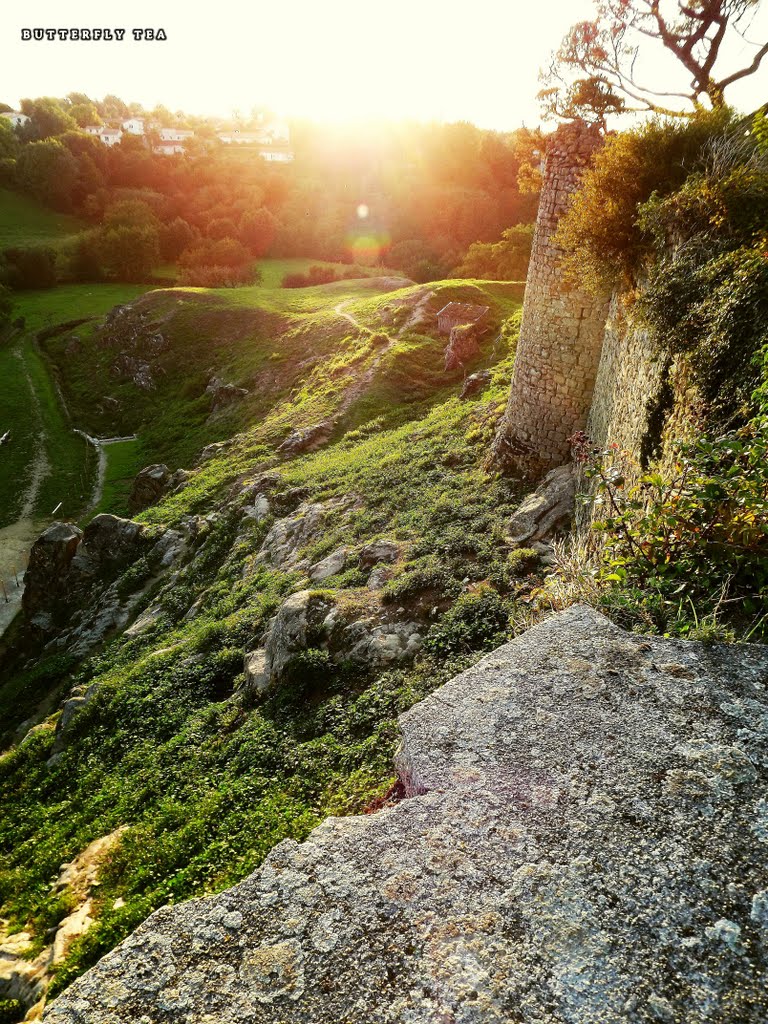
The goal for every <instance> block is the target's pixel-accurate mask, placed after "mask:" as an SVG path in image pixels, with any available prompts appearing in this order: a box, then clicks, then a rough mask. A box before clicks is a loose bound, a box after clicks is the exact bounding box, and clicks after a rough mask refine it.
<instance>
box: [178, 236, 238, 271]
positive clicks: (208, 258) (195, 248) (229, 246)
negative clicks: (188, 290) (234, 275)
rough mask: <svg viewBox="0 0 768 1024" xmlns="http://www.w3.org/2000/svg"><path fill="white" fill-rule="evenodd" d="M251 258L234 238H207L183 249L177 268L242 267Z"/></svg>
mask: <svg viewBox="0 0 768 1024" xmlns="http://www.w3.org/2000/svg"><path fill="white" fill-rule="evenodd" d="M250 261H251V256H250V253H249V252H248V250H247V249H246V248H245V246H244V245H243V244H242V242H238V241H237V239H235V238H219V239H217V240H216V241H213V240H212V239H210V238H208V239H205V240H203V241H201V242H199V243H196V244H195V245H192V246H190V247H189V248H187V249H185V250H184V252H183V253H182V254H181V256H180V257H179V266H180V267H185V268H192V267H242V266H244V265H245V264H246V263H250Z"/></svg>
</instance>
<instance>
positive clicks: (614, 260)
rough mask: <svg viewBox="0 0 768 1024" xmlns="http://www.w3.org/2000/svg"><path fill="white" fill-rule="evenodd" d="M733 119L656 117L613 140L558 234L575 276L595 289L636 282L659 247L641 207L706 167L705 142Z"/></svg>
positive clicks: (720, 114)
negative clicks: (640, 217) (642, 223)
mask: <svg viewBox="0 0 768 1024" xmlns="http://www.w3.org/2000/svg"><path fill="white" fill-rule="evenodd" d="M732 117H733V115H732V114H731V113H730V111H727V110H725V111H723V110H720V111H709V112H703V113H699V114H697V116H696V117H693V118H691V119H690V120H689V121H685V122H682V123H681V122H680V121H679V120H674V121H671V120H663V119H658V118H657V119H655V120H653V121H650V122H648V124H646V125H643V127H641V128H637V129H635V130H634V131H630V132H622V133H621V134H620V135H613V136H611V137H610V138H608V140H607V141H606V144H605V147H604V148H603V149H602V150H601V151H600V152H599V153H597V155H596V156H595V159H594V162H593V164H592V166H591V167H590V168H589V170H587V171H586V172H585V174H584V176H583V178H582V180H581V186H580V188H579V190H578V192H577V193H576V195H575V196H574V198H573V200H572V202H571V205H570V207H569V209H568V210H567V212H566V213H565V214H564V215H563V217H561V219H560V222H559V224H558V229H557V232H556V236H555V243H556V244H557V245H559V246H561V247H562V248H563V249H564V250H565V252H566V254H567V255H566V258H565V261H564V263H565V270H566V272H567V273H568V274H569V276H571V277H572V278H573V280H574V281H578V282H579V284H580V285H581V286H583V287H587V288H589V289H591V290H593V291H595V290H599V289H602V288H606V287H608V288H612V287H614V286H616V285H617V284H619V283H622V282H628V281H631V280H632V278H633V276H634V275H635V273H636V271H637V270H638V269H639V267H640V266H641V265H642V263H643V261H644V260H645V259H646V258H647V257H648V256H649V255H650V253H651V252H652V248H653V247H652V239H651V237H650V235H649V234H648V232H647V231H644V230H643V229H642V228H641V227H639V226H638V223H637V211H638V207H639V206H640V205H641V204H642V203H644V202H646V201H647V200H648V199H649V198H650V197H651V195H652V194H654V193H656V194H657V195H661V196H663V195H669V193H671V192H674V191H675V190H676V189H678V188H680V186H681V185H682V184H683V182H684V181H685V180H686V178H687V177H688V176H689V175H690V174H691V173H692V172H693V171H695V170H696V169H697V168H698V169H701V168H702V167H703V165H704V162H705V159H706V154H707V144H708V143H709V142H711V140H712V139H713V138H716V137H717V136H720V135H722V134H723V132H724V131H725V130H726V129H727V128H728V126H729V124H730V123H731V121H732Z"/></svg>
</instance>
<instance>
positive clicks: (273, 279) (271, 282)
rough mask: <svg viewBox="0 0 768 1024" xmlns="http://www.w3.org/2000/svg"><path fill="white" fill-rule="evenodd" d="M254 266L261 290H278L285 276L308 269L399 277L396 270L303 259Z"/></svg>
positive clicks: (269, 262) (269, 261) (301, 272)
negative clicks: (327, 268) (323, 268)
mask: <svg viewBox="0 0 768 1024" xmlns="http://www.w3.org/2000/svg"><path fill="white" fill-rule="evenodd" d="M256 266H257V268H258V270H259V273H260V274H261V282H260V284H261V287H262V288H280V286H281V285H282V282H283V278H284V277H285V275H286V274H306V273H307V271H308V270H309V268H310V267H330V268H331V269H332V270H335V271H336V273H337V274H339V275H341V274H345V273H347V272H348V271H350V270H355V271H357V272H358V274H359V276H360V277H373V276H377V275H379V276H382V277H384V276H386V277H400V276H401V273H400V271H398V270H387V269H385V268H383V267H361V266H352V265H350V264H349V263H329V262H328V261H327V260H310V259H304V258H303V257H295V258H292V259H282V260H277V259H266V260H258V261H257V263H256Z"/></svg>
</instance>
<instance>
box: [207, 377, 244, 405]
mask: <svg viewBox="0 0 768 1024" xmlns="http://www.w3.org/2000/svg"><path fill="white" fill-rule="evenodd" d="M205 393H206V395H207V396H208V398H209V400H210V403H211V413H212V414H216V413H218V412H221V410H222V409H226V408H228V407H229V406H230V405H234V403H235V402H239V401H240V399H242V398H245V397H246V395H247V394H248V390H247V388H239V387H237V385H236V384H228V383H227V382H226V381H223V380H221V379H220V378H219V377H212V378H211V379H210V381H209V382H208V386H207V387H206V389H205Z"/></svg>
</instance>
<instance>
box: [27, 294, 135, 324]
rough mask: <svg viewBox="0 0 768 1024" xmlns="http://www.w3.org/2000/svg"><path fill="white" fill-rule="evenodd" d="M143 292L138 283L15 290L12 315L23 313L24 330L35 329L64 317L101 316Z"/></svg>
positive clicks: (59, 320) (74, 318)
mask: <svg viewBox="0 0 768 1024" xmlns="http://www.w3.org/2000/svg"><path fill="white" fill-rule="evenodd" d="M146 291H148V288H147V286H146V285H138V284H135V285H134V284H68V285H59V286H58V287H57V288H49V289H47V290H46V291H35V292H16V293H15V294H14V296H13V299H14V311H13V315H14V316H15V317H18V316H23V317H24V319H25V321H26V327H27V329H28V330H30V331H39V330H42V329H43V328H44V327H52V326H53V325H54V324H59V323H65V322H66V321H68V320H78V319H80V318H81V317H86V316H104V314H105V313H108V312H109V311H110V309H112V308H113V306H117V305H119V304H121V303H124V302H131V301H132V300H133V299H136V298H138V296H139V295H143V294H144V292H146Z"/></svg>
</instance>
